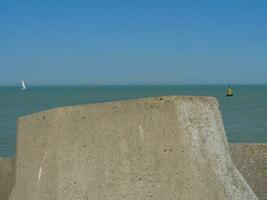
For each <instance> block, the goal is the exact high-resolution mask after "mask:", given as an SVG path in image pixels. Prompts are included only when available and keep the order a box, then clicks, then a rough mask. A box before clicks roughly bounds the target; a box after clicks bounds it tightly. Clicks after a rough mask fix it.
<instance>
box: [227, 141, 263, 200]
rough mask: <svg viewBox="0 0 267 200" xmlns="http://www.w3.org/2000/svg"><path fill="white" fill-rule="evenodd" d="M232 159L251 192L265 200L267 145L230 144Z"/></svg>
mask: <svg viewBox="0 0 267 200" xmlns="http://www.w3.org/2000/svg"><path fill="white" fill-rule="evenodd" d="M230 149H231V153H232V159H233V162H234V164H235V166H236V167H237V169H238V170H239V172H240V173H241V174H242V175H243V177H244V178H245V180H246V181H247V183H248V184H249V185H250V187H251V188H252V190H253V191H254V192H255V193H256V195H257V196H258V197H259V199H261V200H267V144H230Z"/></svg>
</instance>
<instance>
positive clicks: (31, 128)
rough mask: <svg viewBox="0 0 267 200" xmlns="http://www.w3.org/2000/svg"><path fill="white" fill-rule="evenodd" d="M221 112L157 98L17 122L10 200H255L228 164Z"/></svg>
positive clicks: (189, 100) (212, 104)
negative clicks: (14, 162) (14, 171)
mask: <svg viewBox="0 0 267 200" xmlns="http://www.w3.org/2000/svg"><path fill="white" fill-rule="evenodd" d="M218 107H219V106H218V103H217V101H216V99H214V98H211V97H161V98H151V99H143V100H132V101H122V102H114V103H105V104H95V105H83V106H75V107H65V108H59V109H53V110H49V111H46V112H42V113H37V114H34V115H30V116H26V117H22V118H20V119H19V121H18V135H17V160H16V169H17V171H16V186H15V188H14V190H13V191H12V194H11V197H10V200H40V199H42V200H44V199H46V200H51V199H53V200H54V199H60V200H69V199H73V200H78V199H79V200H86V199H87V200H88V199H89V200H120V199H127V200H138V199H140V200H146V199H154V200H162V199H166V200H177V199H181V200H186V199H198V200H199V199H205V200H209V199H211V200H214V199H240V200H241V199H242V200H246V199H249V200H253V199H257V197H256V196H255V194H254V193H253V192H252V190H251V189H250V187H249V186H248V184H247V183H246V182H245V180H244V179H243V177H242V176H241V175H240V173H239V172H238V170H237V169H236V168H235V166H234V165H233V163H232V160H231V156H230V153H229V146H228V143H227V140H226V136H225V132H224V127H223V123H222V119H221V115H220V112H219V109H218Z"/></svg>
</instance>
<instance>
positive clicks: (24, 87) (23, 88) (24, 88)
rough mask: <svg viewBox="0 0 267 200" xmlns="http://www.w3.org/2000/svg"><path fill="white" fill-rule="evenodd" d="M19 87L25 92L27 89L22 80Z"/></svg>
mask: <svg viewBox="0 0 267 200" xmlns="http://www.w3.org/2000/svg"><path fill="white" fill-rule="evenodd" d="M21 87H22V90H26V88H27V87H26V84H25V82H24V80H23V79H22V80H21Z"/></svg>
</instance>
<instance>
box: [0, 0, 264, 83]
mask: <svg viewBox="0 0 267 200" xmlns="http://www.w3.org/2000/svg"><path fill="white" fill-rule="evenodd" d="M266 8H267V1H260V0H250V1H247V0H240V1H239V0H234V1H233V0H231V1H228V0H224V1H218V0H194V1H193V0H161V1H158V0H127V1H126V0H120V1H117V0H112V1H110V0H109V1H102V0H97V1H90V0H86V1H85V0H84V1H82V0H73V1H69V0H64V1H63V0H62V1H61V0H56V1H55V0H46V1H41V0H31V1H29V0H0V85H9V84H10V85H12V84H18V83H19V82H20V80H21V79H25V81H26V82H27V83H28V84H32V85H53V84H54V85H58V84H63V85H64V84H66V85H77V84H78V85H79V84H96V85H97V84H100V85H101V84H104V85H109V84H110V85H117V84H118V85H120V84H126V85H129V84H133V85H135V84H145V85H146V84H147V85H150V84H152V85H153V84H227V83H232V84H267V12H266Z"/></svg>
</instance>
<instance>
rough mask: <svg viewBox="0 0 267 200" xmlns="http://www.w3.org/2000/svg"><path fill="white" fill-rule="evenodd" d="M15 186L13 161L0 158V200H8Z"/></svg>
mask: <svg viewBox="0 0 267 200" xmlns="http://www.w3.org/2000/svg"><path fill="white" fill-rule="evenodd" d="M14 185H15V159H14V158H0V200H8V197H9V195H10V193H11V190H12V188H13V187H14Z"/></svg>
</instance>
